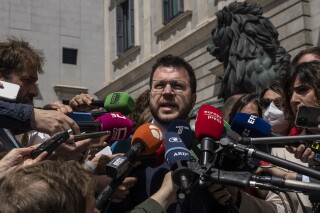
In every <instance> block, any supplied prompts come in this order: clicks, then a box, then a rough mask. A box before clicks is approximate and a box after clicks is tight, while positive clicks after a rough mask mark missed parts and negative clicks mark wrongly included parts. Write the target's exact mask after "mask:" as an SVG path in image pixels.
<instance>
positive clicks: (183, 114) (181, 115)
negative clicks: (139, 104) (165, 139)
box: [150, 103, 192, 125]
mask: <svg viewBox="0 0 320 213" xmlns="http://www.w3.org/2000/svg"><path fill="white" fill-rule="evenodd" d="M191 109H192V104H191V103H189V104H188V105H187V106H186V107H185V108H183V109H182V110H181V111H180V112H179V114H178V116H177V117H175V118H167V119H162V118H160V117H159V110H157V109H156V108H155V107H153V106H152V105H151V104H150V112H151V114H152V117H153V118H154V119H155V120H157V121H158V122H159V123H161V124H163V125H170V123H171V122H172V121H173V120H175V119H186V118H187V117H188V115H189V113H190V111H191Z"/></svg>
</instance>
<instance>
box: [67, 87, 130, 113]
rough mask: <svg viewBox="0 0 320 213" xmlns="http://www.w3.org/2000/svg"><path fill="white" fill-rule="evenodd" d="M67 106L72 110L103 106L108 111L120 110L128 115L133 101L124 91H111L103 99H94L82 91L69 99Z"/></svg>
mask: <svg viewBox="0 0 320 213" xmlns="http://www.w3.org/2000/svg"><path fill="white" fill-rule="evenodd" d="M69 106H70V107H71V108H72V109H73V110H74V111H90V110H92V109H95V108H97V107H103V108H105V109H106V110H107V111H108V112H121V113H122V114H124V115H128V114H129V113H131V112H132V110H133V108H134V106H135V103H134V100H133V98H132V97H131V96H130V95H129V94H128V93H126V92H113V93H111V94H109V95H107V97H106V98H105V100H95V99H94V98H93V97H92V96H91V95H89V94H84V93H82V94H80V95H77V96H75V97H74V98H73V99H72V100H70V102H69Z"/></svg>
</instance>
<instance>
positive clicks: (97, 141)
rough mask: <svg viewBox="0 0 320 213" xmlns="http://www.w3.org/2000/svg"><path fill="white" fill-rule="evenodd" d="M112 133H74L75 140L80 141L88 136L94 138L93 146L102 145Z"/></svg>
mask: <svg viewBox="0 0 320 213" xmlns="http://www.w3.org/2000/svg"><path fill="white" fill-rule="evenodd" d="M110 135H111V132H110V131H102V132H90V133H83V134H80V135H74V140H75V141H79V140H83V139H86V138H91V139H92V145H91V146H101V145H102V144H103V142H104V141H105V140H106V139H107V138H108V137H109V136H110Z"/></svg>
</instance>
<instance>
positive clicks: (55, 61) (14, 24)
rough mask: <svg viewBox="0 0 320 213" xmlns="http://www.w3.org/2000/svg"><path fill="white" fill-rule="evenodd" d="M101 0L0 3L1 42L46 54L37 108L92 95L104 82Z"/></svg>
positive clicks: (45, 0)
mask: <svg viewBox="0 0 320 213" xmlns="http://www.w3.org/2000/svg"><path fill="white" fill-rule="evenodd" d="M103 5H104V1H103V0H0V38H1V40H4V39H6V37H7V36H15V37H17V38H21V39H23V40H25V41H28V42H30V44H31V45H32V46H34V47H35V48H37V49H42V50H43V51H44V54H45V58H46V61H45V65H44V71H45V73H44V74H42V75H39V81H38V88H39V96H38V97H37V98H36V99H35V105H36V106H43V105H44V104H48V103H51V102H53V101H56V100H58V99H59V100H62V99H70V98H71V97H73V96H74V95H76V94H79V93H81V92H89V93H91V94H93V93H94V92H96V91H97V90H99V89H101V86H102V85H103V84H104V75H105V73H104V11H103V10H104V7H103Z"/></svg>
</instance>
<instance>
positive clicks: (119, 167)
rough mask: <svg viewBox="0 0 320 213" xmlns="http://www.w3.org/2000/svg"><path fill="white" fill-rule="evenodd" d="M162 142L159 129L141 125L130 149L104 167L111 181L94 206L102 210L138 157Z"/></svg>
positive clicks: (149, 151) (150, 151)
mask: <svg viewBox="0 0 320 213" xmlns="http://www.w3.org/2000/svg"><path fill="white" fill-rule="evenodd" d="M162 140H163V135H162V132H161V130H160V128H159V127H158V126H157V125H155V124H151V123H147V124H143V125H141V126H140V127H139V128H138V129H137V130H136V131H135V133H134V134H133V136H132V141H131V145H132V146H131V149H130V150H129V151H128V152H127V153H126V154H125V155H122V156H120V155H118V156H116V157H115V158H114V159H112V160H111V161H110V162H109V163H108V164H107V166H106V174H107V175H108V176H109V177H111V178H112V179H113V180H112V181H111V183H110V185H109V186H107V187H106V188H105V189H104V190H103V191H102V192H101V193H100V195H99V196H98V198H97V200H96V206H97V208H98V209H102V208H103V207H104V205H105V203H106V201H107V200H109V199H110V198H111V196H112V195H113V193H114V192H115V190H116V189H117V187H118V186H119V185H121V183H122V182H123V181H124V179H125V178H126V176H127V175H128V174H129V172H130V171H131V170H132V168H133V164H134V162H136V160H137V158H138V156H139V155H150V154H152V153H153V152H154V151H155V150H156V149H158V148H159V147H160V145H161V142H162Z"/></svg>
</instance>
